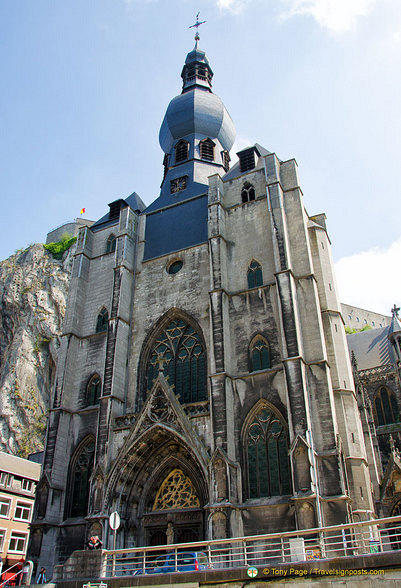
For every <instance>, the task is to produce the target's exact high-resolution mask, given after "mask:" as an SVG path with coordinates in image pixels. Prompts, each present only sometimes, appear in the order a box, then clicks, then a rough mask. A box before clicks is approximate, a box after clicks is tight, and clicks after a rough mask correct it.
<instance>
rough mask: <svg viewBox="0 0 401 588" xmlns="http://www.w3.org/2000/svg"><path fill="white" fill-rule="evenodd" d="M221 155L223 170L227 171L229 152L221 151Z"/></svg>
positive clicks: (229, 158) (229, 159)
mask: <svg viewBox="0 0 401 588" xmlns="http://www.w3.org/2000/svg"><path fill="white" fill-rule="evenodd" d="M221 157H222V160H223V167H224V171H226V172H228V170H229V169H230V161H231V157H230V154H229V152H228V151H227V150H224V151H222V152H221Z"/></svg>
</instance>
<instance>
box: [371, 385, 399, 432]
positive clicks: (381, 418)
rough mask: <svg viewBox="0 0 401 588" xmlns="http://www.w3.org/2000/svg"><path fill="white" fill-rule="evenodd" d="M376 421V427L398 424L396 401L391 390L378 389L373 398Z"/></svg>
mask: <svg viewBox="0 0 401 588" xmlns="http://www.w3.org/2000/svg"><path fill="white" fill-rule="evenodd" d="M375 409H376V419H377V424H378V425H389V424H390V423H398V422H399V420H400V416H399V412H398V407H397V401H396V399H395V396H394V394H393V392H391V390H389V389H388V388H384V387H383V388H380V390H379V391H378V392H377V394H376V396H375Z"/></svg>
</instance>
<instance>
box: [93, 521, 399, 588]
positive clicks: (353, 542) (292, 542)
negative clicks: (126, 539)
mask: <svg viewBox="0 0 401 588" xmlns="http://www.w3.org/2000/svg"><path fill="white" fill-rule="evenodd" d="M393 550H398V551H401V516H396V517H389V518H385V519H374V520H370V521H363V522H359V523H350V524H345V525H336V526H332V527H322V528H320V529H298V530H296V531H288V532H285V533H271V534H267V535H255V536H252V537H233V538H229V539H217V540H213V541H202V542H201V541H198V542H194V543H178V544H173V545H162V546H152V547H136V548H132V549H117V550H106V551H105V552H104V562H103V574H102V576H103V577H113V576H131V575H141V574H156V573H166V572H183V571H197V570H207V569H219V568H237V567H243V566H245V567H249V566H255V567H260V566H269V565H280V564H287V563H288V564H289V563H295V562H301V561H306V560H313V559H314V560H318V559H327V558H333V557H336V558H338V557H351V556H354V557H355V556H362V555H368V554H373V553H379V552H385V551H393Z"/></svg>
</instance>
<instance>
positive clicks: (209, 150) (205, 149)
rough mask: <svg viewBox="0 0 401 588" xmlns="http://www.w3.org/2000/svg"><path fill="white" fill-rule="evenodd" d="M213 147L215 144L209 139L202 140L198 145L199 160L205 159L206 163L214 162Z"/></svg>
mask: <svg viewBox="0 0 401 588" xmlns="http://www.w3.org/2000/svg"><path fill="white" fill-rule="evenodd" d="M214 147H215V143H213V141H212V140H211V139H204V140H203V141H201V142H200V143H199V150H200V156H201V159H206V160H207V161H213V160H214Z"/></svg>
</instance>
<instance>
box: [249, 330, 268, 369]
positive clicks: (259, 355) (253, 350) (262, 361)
mask: <svg viewBox="0 0 401 588" xmlns="http://www.w3.org/2000/svg"><path fill="white" fill-rule="evenodd" d="M270 367H271V358H270V347H269V343H268V342H267V341H266V339H265V338H264V337H262V335H257V336H256V337H254V338H253V339H252V341H251V344H250V346H249V371H250V372H256V371H258V370H266V369H268V368H270Z"/></svg>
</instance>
